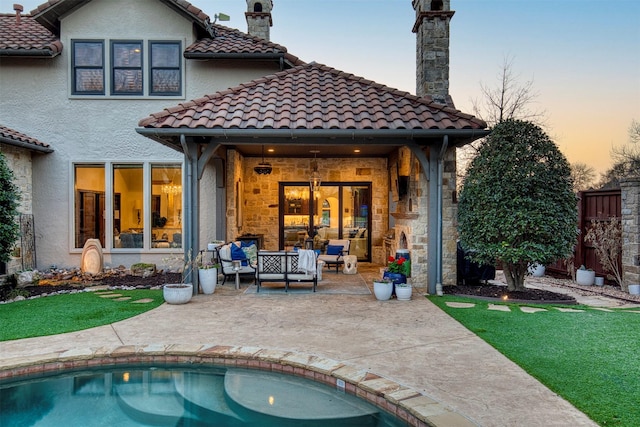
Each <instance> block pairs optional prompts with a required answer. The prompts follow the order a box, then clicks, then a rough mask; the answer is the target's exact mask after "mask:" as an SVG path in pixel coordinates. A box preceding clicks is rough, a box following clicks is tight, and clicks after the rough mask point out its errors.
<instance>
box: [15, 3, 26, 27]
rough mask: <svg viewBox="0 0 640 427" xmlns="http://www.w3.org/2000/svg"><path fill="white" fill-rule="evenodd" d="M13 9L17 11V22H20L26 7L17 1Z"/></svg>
mask: <svg viewBox="0 0 640 427" xmlns="http://www.w3.org/2000/svg"><path fill="white" fill-rule="evenodd" d="M13 10H15V11H16V24H19V23H20V21H21V17H20V14H21V13H22V12H23V11H24V7H22V5H21V4H17V3H16V4H14V5H13Z"/></svg>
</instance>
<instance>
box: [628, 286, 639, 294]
mask: <svg viewBox="0 0 640 427" xmlns="http://www.w3.org/2000/svg"><path fill="white" fill-rule="evenodd" d="M629 293H630V294H631V295H640V285H629Z"/></svg>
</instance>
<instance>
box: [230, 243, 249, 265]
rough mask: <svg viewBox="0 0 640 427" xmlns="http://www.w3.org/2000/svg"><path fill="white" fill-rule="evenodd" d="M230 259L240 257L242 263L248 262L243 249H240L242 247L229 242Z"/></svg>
mask: <svg viewBox="0 0 640 427" xmlns="http://www.w3.org/2000/svg"><path fill="white" fill-rule="evenodd" d="M231 259H235V260H238V259H241V260H243V261H242V265H249V263H248V262H247V256H246V255H245V253H244V251H243V250H242V248H240V247H238V246H236V245H235V244H233V243H232V244H231Z"/></svg>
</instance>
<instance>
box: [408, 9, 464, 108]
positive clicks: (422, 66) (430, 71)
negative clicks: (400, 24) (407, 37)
mask: <svg viewBox="0 0 640 427" xmlns="http://www.w3.org/2000/svg"><path fill="white" fill-rule="evenodd" d="M450 3H451V2H450V0H412V4H413V8H414V9H415V11H416V22H415V24H414V25H413V32H414V33H416V94H417V95H418V96H427V95H428V96H431V98H432V99H433V100H434V101H435V102H438V103H441V104H446V105H451V106H453V101H452V100H451V97H450V96H449V24H450V22H451V18H452V17H453V14H454V13H455V12H454V11H452V10H450Z"/></svg>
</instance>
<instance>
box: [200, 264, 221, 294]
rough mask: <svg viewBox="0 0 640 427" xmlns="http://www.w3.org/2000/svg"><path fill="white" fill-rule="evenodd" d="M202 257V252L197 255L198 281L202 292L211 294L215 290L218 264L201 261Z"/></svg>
mask: <svg viewBox="0 0 640 427" xmlns="http://www.w3.org/2000/svg"><path fill="white" fill-rule="evenodd" d="M202 258H203V257H202V254H200V255H198V257H197V264H198V283H199V285H200V288H201V289H202V293H204V294H206V295H211V294H212V293H214V292H215V291H216V285H217V284H218V269H219V268H220V264H218V263H215V262H213V261H203V259H202Z"/></svg>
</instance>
